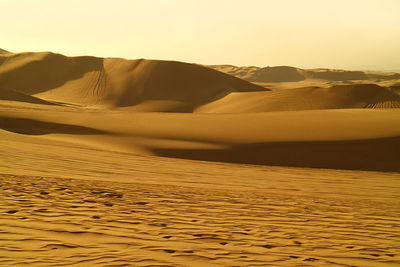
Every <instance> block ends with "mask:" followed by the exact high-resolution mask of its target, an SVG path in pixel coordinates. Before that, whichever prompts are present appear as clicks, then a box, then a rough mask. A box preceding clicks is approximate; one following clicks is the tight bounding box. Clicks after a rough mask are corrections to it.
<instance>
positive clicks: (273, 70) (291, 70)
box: [209, 65, 400, 83]
mask: <svg viewBox="0 0 400 267" xmlns="http://www.w3.org/2000/svg"><path fill="white" fill-rule="evenodd" d="M209 67H211V68H213V69H216V70H219V71H222V72H225V73H228V74H230V75H233V76H235V77H238V78H241V79H244V80H247V81H251V82H259V83H268V82H298V81H302V80H306V79H320V80H325V81H352V80H358V81H359V80H363V81H372V80H377V79H381V80H396V79H400V73H376V72H365V71H348V70H337V69H300V68H295V67H289V66H275V67H263V68H260V67H255V66H251V67H237V66H232V65H210V66H209Z"/></svg>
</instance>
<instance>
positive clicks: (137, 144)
mask: <svg viewBox="0 0 400 267" xmlns="http://www.w3.org/2000/svg"><path fill="white" fill-rule="evenodd" d="M1 113H2V114H3V117H2V118H1V120H0V122H1V124H0V125H1V128H2V129H4V130H6V131H9V132H16V133H22V134H28V135H29V134H42V135H43V134H50V136H52V137H54V138H61V139H63V140H70V141H72V142H80V143H84V144H87V145H89V146H92V147H96V148H102V149H112V150H115V151H123V152H132V153H140V154H147V155H158V156H166V157H178V158H189V159H199V160H210V161H221V162H235V163H252V164H263V165H280V166H299V167H319V168H339V169H359V170H381V171H400V165H399V162H398V157H397V151H398V149H400V142H399V136H400V126H397V125H400V124H398V121H399V120H400V110H398V109H392V110H381V111H379V112H378V111H376V110H367V109H366V110H360V109H343V110H337V109H335V110H315V111H295V112H267V113H252V114H178V113H176V114H172V113H165V114H162V113H131V112H125V111H114V112H111V111H108V112H104V111H97V112H94V111H91V112H89V113H88V112H86V113H85V112H83V111H81V110H79V109H77V110H75V111H73V110H69V111H68V112H65V111H58V112H56V111H55V110H53V112H49V111H48V109H47V110H46V109H42V110H39V109H36V110H29V111H27V112H24V111H21V110H18V111H12V110H11V109H10V108H7V107H4V108H2V112H1ZM60 121H62V122H63V124H62V125H60V123H59V122H60ZM24 129H25V131H26V132H24Z"/></svg>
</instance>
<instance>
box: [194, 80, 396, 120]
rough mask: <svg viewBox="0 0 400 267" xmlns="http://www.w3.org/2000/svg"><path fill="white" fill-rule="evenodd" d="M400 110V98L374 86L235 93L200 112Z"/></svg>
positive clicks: (390, 91)
mask: <svg viewBox="0 0 400 267" xmlns="http://www.w3.org/2000/svg"><path fill="white" fill-rule="evenodd" d="M345 108H348V109H349V108H400V96H399V95H398V94H396V93H395V92H393V90H390V89H388V88H385V87H380V86H378V85H374V84H358V85H335V86H332V87H329V88H320V87H305V88H295V89H285V90H277V91H268V92H251V93H231V94H229V95H227V96H225V97H224V98H221V99H219V100H217V101H214V102H212V103H209V104H206V105H204V106H202V107H199V108H198V109H196V111H197V112H204V113H245V112H267V111H295V110H309V109H345Z"/></svg>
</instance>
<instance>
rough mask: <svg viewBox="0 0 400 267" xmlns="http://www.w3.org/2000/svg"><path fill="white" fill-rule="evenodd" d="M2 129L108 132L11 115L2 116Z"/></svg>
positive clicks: (30, 132)
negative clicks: (11, 116) (12, 116)
mask: <svg viewBox="0 0 400 267" xmlns="http://www.w3.org/2000/svg"><path fill="white" fill-rule="evenodd" d="M0 129H3V130H6V131H8V132H13V133H18V134H25V135H45V134H52V133H53V134H55V133H58V134H76V135H90V134H105V133H107V132H105V131H101V130H97V129H93V128H89V127H83V126H77V125H70V124H63V123H54V122H44V121H39V120H32V119H21V118H10V117H0Z"/></svg>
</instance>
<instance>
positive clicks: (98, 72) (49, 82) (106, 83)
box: [0, 52, 266, 111]
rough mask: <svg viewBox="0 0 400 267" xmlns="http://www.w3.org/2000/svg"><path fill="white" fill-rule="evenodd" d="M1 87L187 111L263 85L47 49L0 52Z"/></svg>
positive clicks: (186, 67)
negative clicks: (66, 53) (66, 54)
mask: <svg viewBox="0 0 400 267" xmlns="http://www.w3.org/2000/svg"><path fill="white" fill-rule="evenodd" d="M0 87H4V88H8V89H11V90H14V91H17V92H20V93H24V94H27V95H35V96H37V97H39V98H42V99H45V100H49V101H58V102H68V103H74V104H83V105H87V104H89V105H105V106H110V107H129V106H133V105H138V104H140V105H142V107H143V110H146V109H148V108H150V109H151V110H155V111H168V110H172V111H173V110H174V109H176V108H178V109H181V110H184V111H191V110H192V109H193V108H194V107H196V106H198V105H202V104H205V103H207V102H209V101H212V100H215V99H218V98H219V97H221V96H224V95H225V94H228V93H230V92H236V91H239V92H240V91H244V92H246V91H262V90H266V89H265V88H263V87H260V86H257V85H254V84H251V83H249V82H246V81H243V80H241V79H238V78H235V77H232V76H230V75H227V74H225V73H221V72H218V71H215V70H212V69H209V68H206V67H203V66H200V65H196V64H188V63H182V62H174V61H158V60H144V59H139V60H125V59H117V58H105V59H103V58H96V57H88V56H85V57H66V56H63V55H60V54H53V53H49V52H43V53H20V54H1V56H0ZM147 102H151V103H152V104H150V105H148V104H146V103H147ZM164 109H166V110H164ZM139 110H140V108H139Z"/></svg>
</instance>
